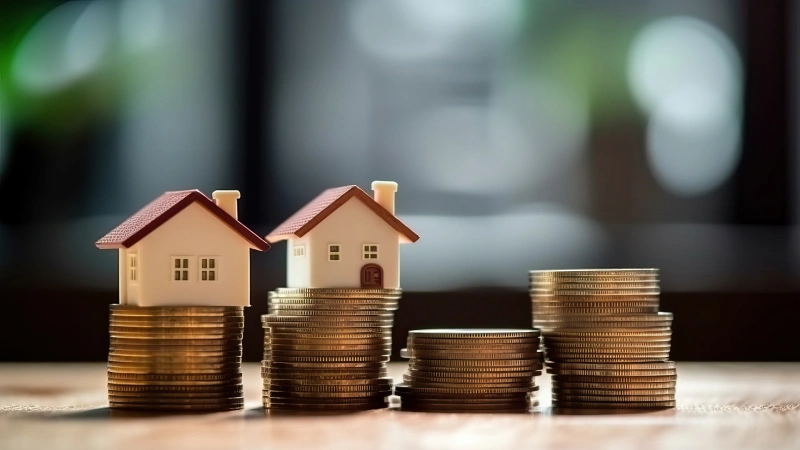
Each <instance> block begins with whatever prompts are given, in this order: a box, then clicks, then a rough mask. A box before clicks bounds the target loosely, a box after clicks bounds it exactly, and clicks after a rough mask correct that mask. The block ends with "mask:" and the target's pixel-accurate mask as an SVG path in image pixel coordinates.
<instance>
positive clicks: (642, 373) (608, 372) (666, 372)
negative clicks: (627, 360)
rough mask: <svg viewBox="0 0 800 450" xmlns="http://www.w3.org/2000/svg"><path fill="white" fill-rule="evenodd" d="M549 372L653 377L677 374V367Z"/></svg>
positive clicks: (597, 375) (593, 375) (548, 370)
mask: <svg viewBox="0 0 800 450" xmlns="http://www.w3.org/2000/svg"><path fill="white" fill-rule="evenodd" d="M547 373H551V374H553V375H578V376H587V377H613V378H617V377H618V378H630V377H634V378H635V377H653V376H665V375H666V376H673V375H676V372H675V369H662V370H632V369H631V370H600V369H594V370H592V369H589V370H585V369H547Z"/></svg>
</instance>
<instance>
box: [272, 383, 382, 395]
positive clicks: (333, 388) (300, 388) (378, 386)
mask: <svg viewBox="0 0 800 450" xmlns="http://www.w3.org/2000/svg"><path fill="white" fill-rule="evenodd" d="M391 387H392V383H391V382H388V383H373V384H352V385H346V384H333V385H326V384H316V385H311V384H307V385H302V384H285V383H274V382H273V381H272V380H266V381H264V389H268V390H269V391H270V392H286V393H295V392H311V393H317V394H319V395H318V396H323V397H324V396H325V395H324V394H352V393H363V395H359V396H367V395H372V394H375V393H378V392H386V391H388V390H390V389H391Z"/></svg>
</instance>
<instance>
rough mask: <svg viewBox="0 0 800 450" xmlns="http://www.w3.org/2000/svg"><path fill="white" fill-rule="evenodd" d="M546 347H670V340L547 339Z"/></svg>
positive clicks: (600, 348)
mask: <svg viewBox="0 0 800 450" xmlns="http://www.w3.org/2000/svg"><path fill="white" fill-rule="evenodd" d="M545 347H553V348H558V349H579V348H586V349H599V350H602V349H669V348H670V343H669V341H627V342H608V341H587V340H583V339H581V340H577V341H573V342H569V341H567V342H564V341H558V340H550V339H547V341H546V342H545Z"/></svg>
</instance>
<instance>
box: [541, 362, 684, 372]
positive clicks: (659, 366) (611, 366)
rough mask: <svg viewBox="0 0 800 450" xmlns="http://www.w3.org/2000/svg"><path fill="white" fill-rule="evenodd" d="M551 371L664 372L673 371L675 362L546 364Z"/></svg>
mask: <svg viewBox="0 0 800 450" xmlns="http://www.w3.org/2000/svg"><path fill="white" fill-rule="evenodd" d="M547 366H548V367H550V368H553V369H583V370H664V369H675V361H664V362H657V363H642V364H615V363H596V364H595V363H547Z"/></svg>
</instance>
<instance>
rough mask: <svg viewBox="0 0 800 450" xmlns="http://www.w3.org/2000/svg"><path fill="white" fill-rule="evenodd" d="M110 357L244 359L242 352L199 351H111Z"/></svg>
mask: <svg viewBox="0 0 800 450" xmlns="http://www.w3.org/2000/svg"><path fill="white" fill-rule="evenodd" d="M108 354H109V356H112V355H113V356H114V357H123V358H131V359H134V358H135V359H136V360H137V361H138V360H140V359H152V358H175V357H177V358H215V359H220V358H231V357H238V358H241V357H242V351H241V350H235V351H230V352H197V351H167V352H164V351H147V350H144V351H142V350H138V351H137V350H125V349H123V350H120V349H111V350H109V352H108Z"/></svg>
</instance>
